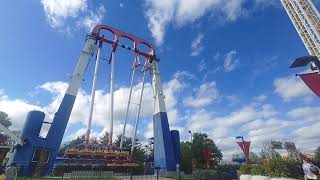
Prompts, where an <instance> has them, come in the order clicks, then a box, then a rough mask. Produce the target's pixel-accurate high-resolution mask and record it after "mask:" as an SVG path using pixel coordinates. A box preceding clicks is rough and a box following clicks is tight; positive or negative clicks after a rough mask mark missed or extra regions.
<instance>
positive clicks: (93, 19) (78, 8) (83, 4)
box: [41, 0, 105, 33]
mask: <svg viewBox="0 0 320 180" xmlns="http://www.w3.org/2000/svg"><path fill="white" fill-rule="evenodd" d="M41 4H42V6H43V9H44V12H45V15H46V17H47V21H48V23H49V25H50V26H51V27H52V28H55V29H58V30H62V31H65V32H68V33H70V31H71V30H72V29H74V28H73V26H74V25H76V24H81V26H83V27H85V28H87V29H88V30H91V28H92V26H94V25H96V24H99V23H100V22H101V21H102V19H103V14H104V13H105V8H104V6H102V5H100V7H99V8H98V9H97V10H95V11H97V13H95V12H94V11H93V10H91V9H89V7H88V3H87V0H68V1H65V0H41ZM74 23H76V24H74Z"/></svg>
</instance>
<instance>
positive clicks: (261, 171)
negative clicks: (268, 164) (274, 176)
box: [251, 164, 267, 176]
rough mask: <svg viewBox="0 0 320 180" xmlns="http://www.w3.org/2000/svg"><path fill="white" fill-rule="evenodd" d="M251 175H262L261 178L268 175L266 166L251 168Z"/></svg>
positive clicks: (258, 165) (257, 165)
mask: <svg viewBox="0 0 320 180" xmlns="http://www.w3.org/2000/svg"><path fill="white" fill-rule="evenodd" d="M251 175H260V176H265V175H267V174H266V170H265V166H263V165H260V164H255V165H252V167H251Z"/></svg>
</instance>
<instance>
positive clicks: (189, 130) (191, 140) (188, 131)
mask: <svg viewBox="0 0 320 180" xmlns="http://www.w3.org/2000/svg"><path fill="white" fill-rule="evenodd" d="M188 132H189V133H190V144H192V132H191V131H190V130H189V131H188Z"/></svg>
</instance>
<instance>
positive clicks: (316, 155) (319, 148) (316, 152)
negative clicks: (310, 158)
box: [314, 146, 320, 163]
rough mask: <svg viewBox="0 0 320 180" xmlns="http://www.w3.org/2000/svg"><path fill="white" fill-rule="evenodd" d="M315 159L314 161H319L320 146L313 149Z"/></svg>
mask: <svg viewBox="0 0 320 180" xmlns="http://www.w3.org/2000/svg"><path fill="white" fill-rule="evenodd" d="M314 153H315V157H314V158H315V160H316V162H317V163H319V162H320V146H319V147H318V148H317V149H316V150H315V152H314Z"/></svg>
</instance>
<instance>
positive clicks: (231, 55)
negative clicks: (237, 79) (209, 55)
mask: <svg viewBox="0 0 320 180" xmlns="http://www.w3.org/2000/svg"><path fill="white" fill-rule="evenodd" d="M237 54H238V53H237V51H235V50H232V51H230V52H228V53H227V54H226V55H225V59H224V64H223V67H224V71H225V72H231V71H233V70H235V69H236V68H237V67H238V65H239V62H240V61H239V58H238V57H237Z"/></svg>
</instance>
